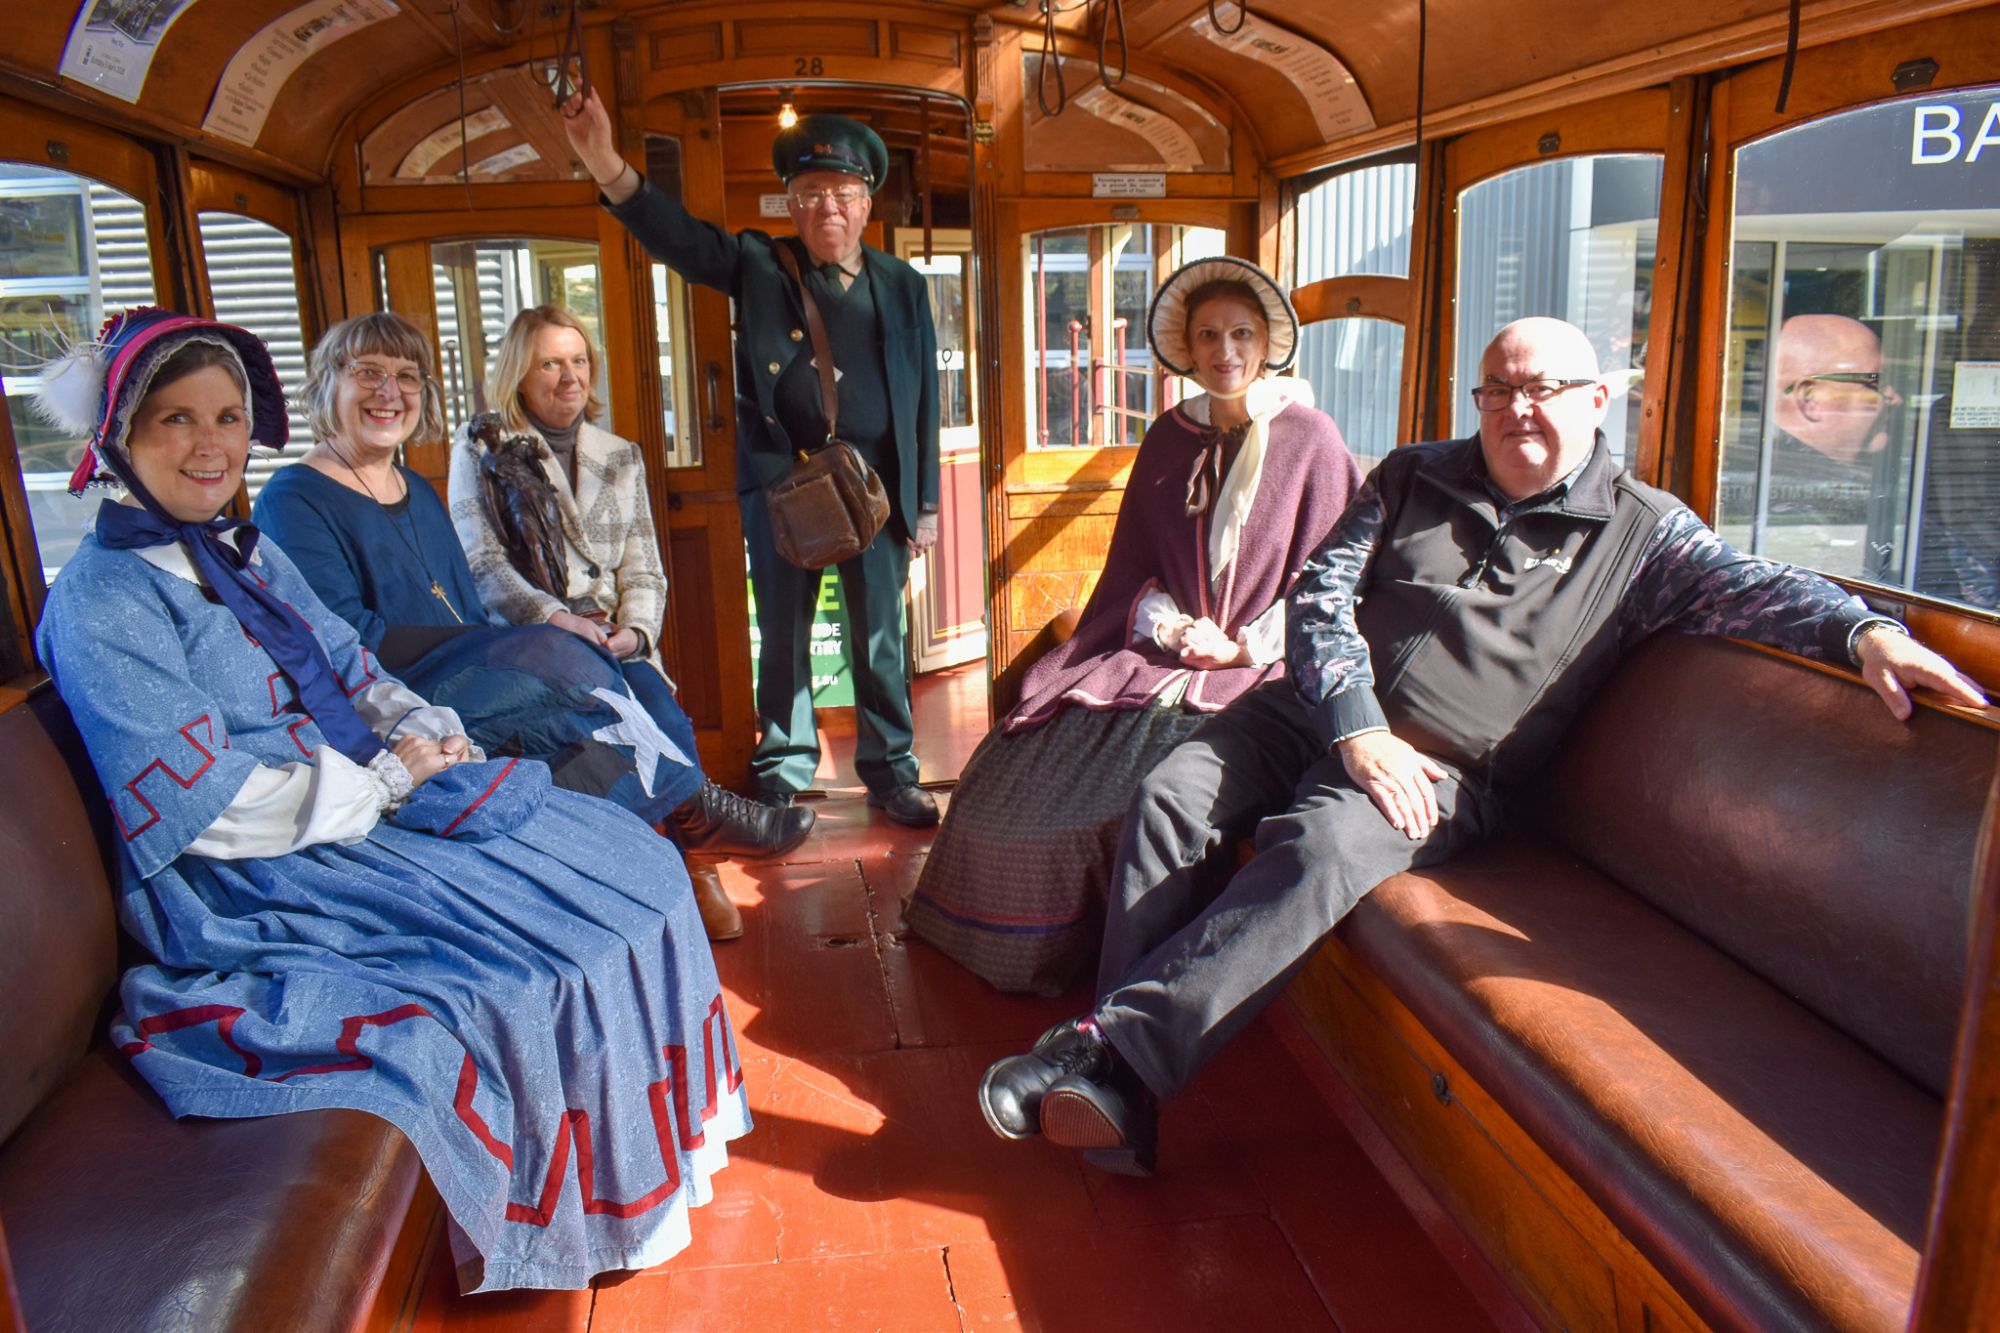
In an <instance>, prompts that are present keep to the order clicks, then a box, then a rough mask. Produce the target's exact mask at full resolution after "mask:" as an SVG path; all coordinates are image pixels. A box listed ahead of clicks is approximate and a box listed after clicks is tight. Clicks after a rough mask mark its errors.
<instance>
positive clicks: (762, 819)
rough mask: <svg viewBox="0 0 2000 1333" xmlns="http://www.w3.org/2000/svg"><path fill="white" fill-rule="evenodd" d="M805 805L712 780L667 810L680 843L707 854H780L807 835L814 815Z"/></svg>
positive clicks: (748, 855)
mask: <svg viewBox="0 0 2000 1333" xmlns="http://www.w3.org/2000/svg"><path fill="white" fill-rule="evenodd" d="M817 818H818V816H817V815H815V814H814V813H813V812H812V811H811V810H808V809H807V808H806V807H804V806H799V805H795V806H789V807H781V806H773V805H764V804H761V803H759V802H757V801H753V800H750V799H749V798H748V797H744V796H738V795H737V794H736V793H735V792H733V791H730V790H728V789H727V788H724V787H718V786H716V785H715V784H714V783H713V782H703V783H702V784H701V790H700V791H698V792H696V793H695V794H694V795H692V796H690V797H688V798H687V800H685V801H682V802H681V804H680V807H679V808H678V809H676V810H675V811H674V813H673V814H672V815H671V816H669V821H670V822H671V823H672V825H673V827H674V829H675V831H676V833H677V836H678V839H679V842H680V844H681V847H682V848H683V849H684V850H686V851H690V852H701V853H705V854H706V855H709V856H743V857H754V856H782V855H783V854H784V853H786V852H789V851H791V850H792V848H794V847H796V846H798V845H799V844H800V843H802V842H804V841H805V840H806V835H807V834H808V833H811V832H812V828H813V821H814V820H815V819H817Z"/></svg>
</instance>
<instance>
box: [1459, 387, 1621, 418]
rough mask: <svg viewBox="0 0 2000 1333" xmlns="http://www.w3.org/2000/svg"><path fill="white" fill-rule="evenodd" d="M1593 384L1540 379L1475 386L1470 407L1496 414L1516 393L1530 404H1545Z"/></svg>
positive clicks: (1511, 400) (1512, 399)
mask: <svg viewBox="0 0 2000 1333" xmlns="http://www.w3.org/2000/svg"><path fill="white" fill-rule="evenodd" d="M1595 383H1597V381H1596V380H1552V379H1540V380H1529V381H1527V382H1526V383H1524V384H1476V385H1474V386H1473V388H1472V405H1473V406H1474V407H1476V408H1478V409H1479V410H1480V411H1482V412H1498V411H1500V410H1501V409H1502V408H1504V407H1506V406H1507V405H1508V404H1509V403H1512V402H1513V401H1514V395H1515V394H1517V393H1518V394H1520V395H1521V396H1522V397H1523V398H1526V399H1527V400H1528V401H1529V402H1531V403H1546V402H1547V401H1549V399H1551V398H1553V397H1555V396H1556V395H1557V394H1559V393H1565V392H1567V391H1568V390H1570V389H1581V388H1582V387H1583V386H1584V385H1586V384H1595Z"/></svg>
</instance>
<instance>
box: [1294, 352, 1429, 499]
mask: <svg viewBox="0 0 2000 1333" xmlns="http://www.w3.org/2000/svg"><path fill="white" fill-rule="evenodd" d="M1294 373H1295V374H1297V375H1298V376H1299V377H1300V378H1302V379H1304V380H1305V381H1307V382H1308V383H1310V384H1311V385H1312V387H1313V398H1314V400H1315V401H1316V402H1317V403H1318V405H1319V409H1320V411H1322V412H1324V413H1326V414H1327V415H1328V416H1330V417H1332V418H1333V420H1334V424H1336V425H1338V426H1339V427H1340V437H1341V439H1343V440H1345V441H1346V442H1347V449H1348V452H1349V453H1352V454H1353V455H1354V461H1355V462H1356V463H1358V464H1360V465H1361V470H1362V471H1363V472H1367V471H1369V470H1370V469H1372V468H1373V467H1374V466H1375V465H1376V464H1377V463H1379V462H1381V461H1382V459H1383V458H1384V457H1385V456H1386V455H1387V454H1388V452H1389V451H1390V450H1391V449H1393V448H1395V447H1396V445H1397V443H1398V441H1397V439H1396V422H1397V416H1398V413H1399V412H1400V410H1401V407H1402V392H1403V326H1402V325H1400V324H1397V323H1394V322H1392V321H1390V320H1386V319H1367V318H1353V319H1328V320H1321V321H1319V322H1318V323H1314V324H1308V325H1306V326H1305V327H1304V328H1303V329H1301V330H1299V361H1298V366H1297V367H1296V369H1295V371H1294Z"/></svg>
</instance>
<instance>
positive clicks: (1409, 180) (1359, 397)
mask: <svg viewBox="0 0 2000 1333" xmlns="http://www.w3.org/2000/svg"><path fill="white" fill-rule="evenodd" d="M1416 184H1417V168H1416V164H1415V163H1412V162H1384V163H1378V164H1376V165H1373V166H1365V167H1359V168H1356V169H1354V170H1350V171H1343V172H1341V173H1340V174H1339V175H1336V176H1333V177H1331V178H1329V179H1327V180H1324V181H1321V182H1320V183H1319V184H1318V185H1315V186H1313V187H1312V188H1311V189H1310V190H1306V191H1304V192H1303V193H1301V194H1300V195H1299V197H1298V202H1297V203H1296V204H1295V205H1294V206H1293V211H1292V224H1293V234H1294V236H1295V238H1296V240H1295V244H1294V247H1293V253H1294V255H1295V256H1296V258H1295V259H1294V262H1293V267H1292V287H1293V289H1294V290H1296V289H1298V288H1300V287H1303V286H1305V285H1306V284H1308V283H1313V282H1319V281H1322V280H1324V279H1327V278H1340V277H1350V276H1358V275H1369V276H1377V277H1395V278H1400V277H1405V276H1407V275H1408V274H1409V271H1410V227H1411V223H1412V219H1413V218H1414V216H1415V209H1416ZM1294 373H1296V374H1297V375H1299V376H1300V377H1301V378H1303V379H1304V380H1306V381H1307V382H1308V383H1310V384H1311V385H1312V387H1313V396H1314V398H1315V400H1316V401H1317V402H1318V404H1319V406H1320V408H1321V410H1322V411H1324V412H1325V413H1326V414H1327V415H1328V416H1330V417H1332V418H1333V419H1334V421H1335V422H1336V423H1337V424H1338V425H1339V426H1340V434H1341V438H1342V439H1344V440H1346V442H1347V447H1348V449H1349V450H1350V451H1351V452H1352V453H1353V454H1354V458H1355V461H1356V462H1358V463H1360V464H1361V466H1362V468H1363V470H1366V469H1368V468H1370V467H1373V466H1374V465H1375V464H1376V463H1378V462H1380V461H1381V460H1382V458H1383V456H1384V455H1386V454H1387V453H1388V452H1389V451H1390V450H1391V449H1393V448H1395V447H1396V445H1397V443H1398V441H1397V439H1396V429H1397V418H1398V415H1399V412H1400V409H1401V405H1402V382H1403V327H1402V325H1400V324H1397V323H1394V322H1393V321H1390V320H1382V319H1367V318H1359V319H1351V318H1350V319H1332V320H1317V321H1315V322H1313V323H1310V324H1307V325H1306V326H1305V327H1304V328H1303V329H1301V330H1300V331H1299V360H1298V368H1297V370H1296V371H1295V372H1294Z"/></svg>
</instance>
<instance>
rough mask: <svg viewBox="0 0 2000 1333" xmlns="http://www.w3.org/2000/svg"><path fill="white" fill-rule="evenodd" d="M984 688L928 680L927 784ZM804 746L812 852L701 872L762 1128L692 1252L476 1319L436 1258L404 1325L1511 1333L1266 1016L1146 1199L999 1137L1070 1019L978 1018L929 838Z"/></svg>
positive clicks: (979, 999) (1397, 1177)
mask: <svg viewBox="0 0 2000 1333" xmlns="http://www.w3.org/2000/svg"><path fill="white" fill-rule="evenodd" d="M983 688H984V678H983V675H980V674H975V673H972V672H960V673H957V674H952V673H945V674H943V675H941V676H937V677H931V678H928V679H927V680H926V681H925V682H923V688H922V691H921V693H920V696H919V701H918V716H919V728H918V731H919V739H918V750H919V754H920V755H921V756H922V757H923V758H924V759H925V761H926V777H927V778H930V777H937V776H949V775H950V774H952V773H955V772H956V771H957V768H958V766H959V765H960V764H962V762H963V758H964V756H965V755H966V754H967V753H969V752H970V750H971V746H972V745H973V744H974V743H976V741H977V739H978V736H979V735H980V734H981V732H982V731H983V729H984V726H985V701H984V697H983ZM827 722H828V726H827V730H828V733H829V741H830V743H831V744H832V746H833V748H834V749H835V751H836V755H835V757H834V758H833V759H832V760H831V761H830V762H829V764H828V765H826V766H825V767H823V768H822V771H821V778H820V785H821V786H822V787H823V788H825V789H827V790H828V791H829V793H830V794H829V796H828V797H827V799H825V800H823V801H821V802H820V803H819V806H818V808H819V811H820V822H819V826H818V831H817V832H816V833H815V834H814V836H813V837H812V838H811V839H810V840H808V842H807V843H806V844H805V845H804V846H803V847H802V848H800V849H799V851H798V852H796V853H795V854H794V855H793V856H792V857H791V858H790V859H789V860H788V861H786V862H785V863H784V864H781V865H762V864H754V865H730V866H726V867H725V869H724V876H725V881H724V882H725V883H726V884H727V885H728V887H729V890H730V893H731V895H732V896H733V897H734V898H735V899H736V901H737V902H738V903H739V904H741V906H742V908H743V916H744V922H745V934H744V937H743V939H741V940H739V941H736V942H734V943H729V944H723V945H718V946H717V947H716V950H715V959H716V965H717V969H718V971H719V972H720V973H721V976H722V982H723V987H724V990H725V992H726V993H727V995H728V1003H729V1009H730V1013H731V1016H732V1018H733V1020H734V1022H735V1024H736V1030H737V1034H738V1038H739V1043H740V1046H741V1049H742V1054H743V1065H744V1075H745V1078H746V1080H747V1084H748V1087H749V1089H750V1098H751V1106H752V1109H753V1112H754V1114H755V1117H756V1121H757V1127H756V1130H755V1131H754V1132H753V1133H752V1134H751V1135H750V1136H749V1137H747V1138H745V1139H742V1140H739V1141H738V1142H736V1143H734V1144H732V1145H731V1161H730V1165H729V1167H728V1169H727V1170H725V1171H724V1172H722V1174H721V1175H719V1176H718V1177H716V1180H715V1187H716V1188H715V1198H714V1200H713V1202H712V1203H710V1204H709V1206H708V1207H706V1208H704V1209H701V1210H699V1211H698V1212H697V1213H696V1214H695V1216H694V1243H693V1245H692V1246H691V1247H690V1248H689V1249H688V1250H686V1251H684V1252H683V1253H682V1254H680V1255H679V1256H677V1257H676V1258H675V1259H674V1260H673V1261H671V1262H670V1263H668V1264H665V1265H663V1266H661V1267H659V1268H656V1269H652V1270H650V1271H647V1272H643V1273H635V1274H628V1275H622V1276H619V1277H615V1278H607V1279H605V1280H602V1281H600V1282H599V1283H598V1285H597V1287H596V1288H595V1289H594V1290H591V1291H583V1292H564V1293H549V1292H543V1293H510V1294H501V1295H495V1296H484V1297H460V1296H458V1295H457V1294H456V1292H455V1290H454V1289H453V1286H452V1283H451V1280H450V1275H449V1271H448V1263H447V1262H446V1259H445V1257H444V1255H443V1254H442V1253H440V1254H439V1255H438V1256H437V1259H436V1261H435V1263H434V1264H433V1265H432V1268H431V1271H430V1276H429V1280H428V1282H427V1283H426V1285H425V1288H424V1293H423V1298H422V1301H421V1304H420V1305H419V1306H418V1308H417V1309H416V1310H415V1311H414V1312H413V1314H412V1316H411V1317H410V1318H409V1319H408V1320H406V1321H405V1322H404V1325H403V1326H404V1327H411V1328H417V1329H424V1330H439V1329H451V1330H460V1329H493V1330H510V1331H511V1330H529V1329H533V1330H543V1329H548V1330H586V1329H587V1330H591V1333H623V1331H624V1330H676V1331H679V1330H687V1331H689V1333H694V1331H696V1330H757V1331H759V1333H761V1331H762V1330H780V1329H782V1330H794V1329H797V1330H813V1331H814V1333H817V1331H819V1330H829V1331H831V1330H849V1329H856V1330H859V1329H867V1330H889V1331H890V1333H905V1331H907V1333H929V1331H930V1330H938V1331H939V1333H961V1331H963V1330H971V1329H1001V1328H1020V1329H1030V1330H1092V1331H1096V1330H1149V1331H1151V1330H1157V1331H1159V1333H1179V1331H1180V1330H1188V1331H1190V1333H1193V1331H1195V1330H1229V1333H1247V1331H1249V1330H1265V1329H1268V1330H1274V1331H1276V1330H1283V1331H1284V1333H1293V1331H1295V1330H1314V1329H1329V1330H1331V1329H1342V1330H1347V1331H1348V1333H1362V1331H1363V1330H1382V1331H1384V1333H1389V1331H1393V1333H1422V1331H1423V1330H1432V1329H1436V1330H1452V1331H1454V1333H1456V1331H1457V1330H1468V1329H1482V1328H1494V1327H1506V1328H1521V1327H1526V1320H1525V1318H1524V1317H1523V1316H1522V1315H1521V1314H1520V1312H1519V1310H1518V1307H1510V1306H1509V1305H1508V1303H1507V1301H1506V1298H1505V1297H1504V1295H1503V1294H1501V1293H1500V1292H1499V1291H1498V1289H1497V1285H1496V1280H1495V1279H1494V1278H1493V1277H1492V1275H1491V1273H1490V1271H1488V1270H1485V1269H1484V1268H1483V1267H1481V1266H1480V1265H1479V1263H1478V1262H1477V1261H1476V1260H1475V1259H1473V1258H1472V1257H1471V1256H1470V1255H1468V1254H1467V1253H1465V1247H1464V1243H1463V1240H1462V1239H1461V1238H1460V1237H1459V1236H1458V1234H1457V1233H1456V1232H1455V1231H1454V1230H1452V1228H1451V1227H1450V1225H1449V1223H1448V1222H1445V1221H1444V1220H1443V1219H1442V1218H1441V1217H1439V1216H1437V1215H1436V1213H1435V1209H1434V1208H1432V1207H1430V1206H1428V1204H1427V1201H1426V1199H1425V1197H1424V1196H1423V1195H1422V1194H1421V1191H1420V1190H1418V1189H1416V1188H1415V1187H1414V1184H1413V1182H1412V1181H1411V1180H1409V1179H1408V1178H1407V1172H1406V1170H1405V1169H1404V1168H1402V1167H1401V1165H1400V1163H1398V1162H1397V1161H1396V1160H1395V1159H1394V1158H1393V1155H1391V1154H1389V1153H1388V1152H1387V1151H1386V1149H1385V1148H1384V1147H1383V1146H1382V1144H1381V1142H1380V1137H1379V1133H1378V1132H1375V1131H1374V1129H1373V1126H1372V1125H1371V1124H1369V1123H1368V1122H1367V1120H1366V1118H1365V1116H1364V1115H1362V1114H1361V1113H1360V1112H1359V1111H1358V1109H1357V1108H1356V1107H1355V1106H1353V1105H1352V1104H1351V1103H1350V1102H1349V1101H1348V1100H1347V1099H1346V1098H1345V1096H1344V1094H1343V1092H1342V1089H1341V1088H1340V1085H1339V1084H1338V1082H1337V1081H1336V1080H1334V1079H1333V1078H1332V1076H1331V1073H1330V1072H1329V1071H1328V1069H1327V1067H1326V1066H1325V1065H1324V1063H1323V1062H1322V1061H1320V1060H1319V1059H1317V1058H1316V1057H1313V1056H1312V1055H1310V1053H1309V1051H1308V1048H1307V1047H1306V1046H1305V1045H1303V1040H1302V1039H1299V1040H1293V1039H1292V1037H1293V1034H1291V1033H1289V1032H1288V1031H1287V1026H1286V1025H1287V1023H1288V1022H1289V1021H1290V1020H1289V1019H1288V1017H1287V1016H1286V1014H1284V1013H1276V1014H1274V1015H1273V1016H1272V1017H1270V1018H1267V1019H1265V1020H1262V1021H1260V1022H1258V1023H1257V1024H1255V1025H1254V1026H1253V1027H1252V1028H1251V1029H1250V1031H1249V1032H1248V1033H1247V1034H1246V1035H1245V1036H1244V1037H1243V1038H1242V1039H1241V1040H1239V1041H1238V1042H1236V1043H1235V1044H1234V1045H1233V1046H1232V1047H1231V1048H1230V1049H1229V1050H1228V1051H1227V1052H1226V1053H1225V1054H1224V1056H1223V1057H1222V1058H1221V1059H1219V1060H1218V1061H1217V1062H1216V1063H1215V1064H1214V1065H1213V1066H1212V1067H1210V1068H1209V1069H1208V1070H1207V1071H1205V1072H1204V1073H1203V1074H1202V1075H1201V1077H1200V1078H1198V1079H1197V1080H1196V1082H1195V1084H1194V1086H1193V1087H1192V1088H1190V1089H1189V1090H1188V1092H1187V1093H1185V1094H1184V1095H1183V1096H1181V1097H1180V1098H1178V1099H1176V1100H1175V1101H1173V1102H1172V1103H1171V1104H1169V1105H1168V1107H1167V1108H1166V1111H1165V1114H1164V1116H1163V1119H1162V1123H1161V1143H1160V1160H1161V1166H1162V1171H1161V1174H1160V1175H1159V1176H1158V1177H1157V1178H1155V1179H1153V1180H1150V1181H1134V1180H1126V1179H1122V1178H1117V1177H1110V1176H1105V1175H1102V1174H1099V1173H1096V1172H1092V1171H1089V1170H1086V1169H1085V1168H1084V1167H1083V1166H1082V1165H1081V1164H1080V1162H1079V1161H1078V1160H1077V1159H1076V1157H1075V1155H1074V1154H1071V1153H1067V1152H1064V1151H1062V1150H1060V1149H1056V1148H1052V1147H1050V1146H1048V1145H1045V1144H1040V1143H1007V1142H1003V1141H1001V1140H1000V1139H997V1138H995V1137H994V1136H993V1134H992V1133H991V1132H990V1131H989V1130H988V1129H987V1128H986V1125H985V1123H984V1122H983V1121H982V1120H981V1119H980V1116H979V1112H978V1110H977V1108H976V1107H975V1105H974V1102H973V1089H974V1086H975V1085H976V1083H977V1081H978V1077H979V1073H980V1071H981V1070H982V1069H984V1068H985V1066H986V1064H987V1063H988V1062H989V1061H991V1060H993V1059H996V1058H998V1057H999V1056H1001V1055H1005V1054H1009V1053H1011V1052H1013V1051H1015V1050H1018V1049H1020V1048H1021V1047H1022V1046H1023V1045H1024V1044H1025V1043H1026V1041H1028V1040H1029V1039H1032V1038H1033V1037H1034V1036H1035V1034H1037V1033H1039V1032H1040V1031H1041V1030H1042V1029H1043V1028H1045V1027H1047V1026H1048V1025H1049V1024H1050V1023H1052V1022H1054V1021H1056V1020H1057V1019H1060V1018H1063V1017H1066V1016H1068V1015H1071V1014H1073V1013H1076V1012H1080V1011H1081V1010H1082V1009H1083V1008H1084V1006H1085V1005H1086V1004H1087V1002H1088V998H1089V997H1088V995H1087V994H1086V993H1085V992H1083V991H1082V990H1079V991H1078V992H1077V993H1076V994H1074V995H1072V996H1069V997H1065V998H1064V999H1062V1000H1042V999H1029V998H1022V997H1017V996H1005V995H1000V994H998V993H996V992H994V991H993V990H992V989H990V988H989V987H987V986H986V985H985V983H983V982H981V981H979V980H977V979H975V978H973V977H971V976H970V975H968V974H966V973H964V972H962V971H960V970H959V969H958V968H957V967H956V966H955V965H953V964H952V963H951V962H949V961H948V960H946V959H945V958H943V957H942V956H941V955H938V954H936V953H934V952H932V951H931V950H930V949H929V948H927V947H926V946H924V945H923V944H921V943H918V942H913V941H910V940H908V939H906V938H905V934H904V931H903V929H902V921H901V914H900V910H899V903H900V901H901V898H902V896H903V894H904V893H905V892H907V891H908V889H909V888H910V886H911V885H912V884H913V883H914V882H915V880H916V876H917V873H918V870H919V869H920V868H921V866H922V863H923V858H924V855H925V848H926V846H927V845H928V842H929V838H928V835H927V834H923V833H917V832H914V831H911V830H907V829H901V828H898V827H896V826H894V825H891V824H889V823H887V822H886V821H884V820H883V819H882V818H881V817H880V815H879V814H875V813H874V812H871V811H869V810H868V808H867V806H866V805H865V804H864V802H863V801H862V800H861V799H860V798H859V796H858V795H855V794H851V792H852V789H853V780H852V776H851V767H850V766H849V765H848V764H847V761H846V758H845V755H844V754H842V753H839V752H841V751H847V752H851V740H848V739H845V738H843V737H842V736H841V735H840V731H841V728H840V725H839V720H838V719H834V718H829V719H827ZM843 789H848V790H846V791H843ZM1357 1134H1358V1136H1357ZM1378 1163H1379V1164H1380V1165H1378Z"/></svg>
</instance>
